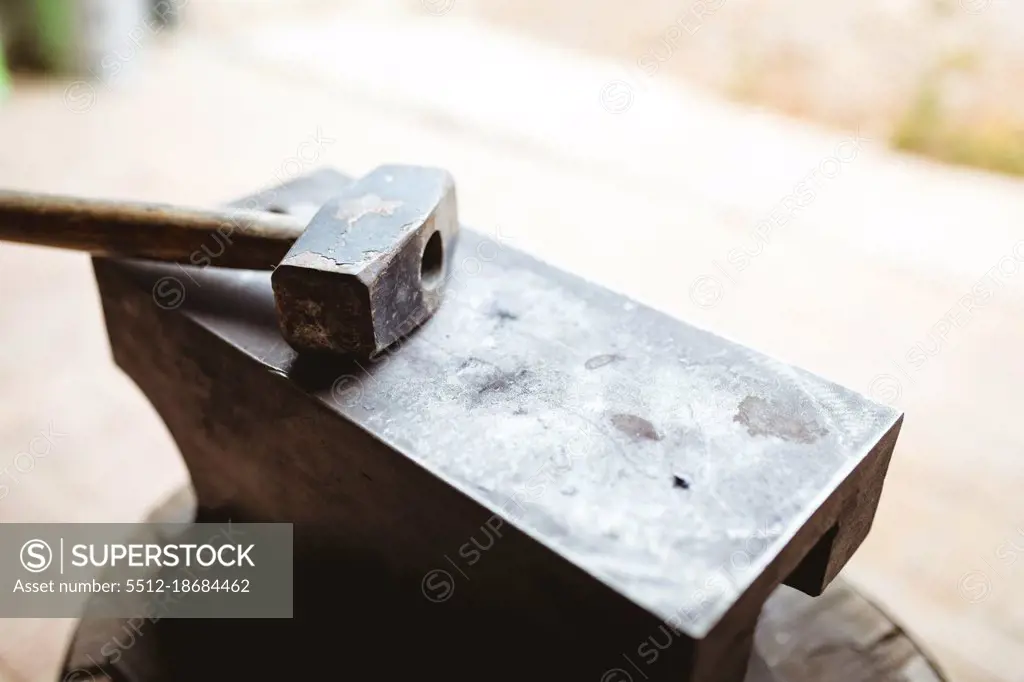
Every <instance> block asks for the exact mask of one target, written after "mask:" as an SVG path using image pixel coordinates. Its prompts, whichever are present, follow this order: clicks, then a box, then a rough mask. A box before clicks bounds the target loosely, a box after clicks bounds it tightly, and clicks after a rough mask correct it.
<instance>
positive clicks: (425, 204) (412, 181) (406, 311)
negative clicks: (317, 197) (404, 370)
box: [271, 165, 459, 357]
mask: <svg viewBox="0 0 1024 682" xmlns="http://www.w3.org/2000/svg"><path fill="white" fill-rule="evenodd" d="M458 231H459V221H458V215H457V210H456V199H455V184H454V181H453V180H452V177H451V175H450V174H449V173H448V172H447V171H444V170H441V169H438V168H426V167H422V166H399V165H394V166H380V167H379V168H377V169H375V170H374V171H373V172H371V173H370V174H369V175H366V176H364V177H363V178H361V179H360V180H357V181H356V182H354V183H352V184H351V185H349V186H348V187H347V188H346V190H345V191H344V192H342V193H341V194H339V195H337V196H335V197H334V198H333V199H331V200H330V201H328V202H327V203H326V204H324V205H323V207H321V209H320V210H319V212H318V213H317V214H316V215H315V216H314V217H313V219H312V220H311V221H310V223H309V226H308V227H307V228H306V231H305V232H303V233H302V235H301V236H300V237H299V238H298V239H297V240H296V241H295V243H294V245H292V247H291V249H290V250H289V251H288V253H287V254H286V255H285V257H284V260H282V261H281V264H280V265H278V266H277V268H276V269H275V270H274V274H273V276H272V277H271V281H272V283H273V288H274V301H275V305H276V306H277V313H278V320H279V321H280V326H281V332H282V334H283V335H284V338H285V339H286V340H287V341H288V343H289V344H291V346H292V347H293V348H295V349H296V350H298V351H300V352H306V353H309V352H313V353H332V354H335V353H342V354H353V355H360V356H364V357H372V356H374V355H377V354H378V353H380V352H381V351H382V350H384V349H385V348H387V347H388V346H389V345H390V344H392V343H393V342H395V341H396V340H398V339H399V338H401V337H402V336H404V335H406V334H408V333H409V332H410V331H412V330H413V329H414V328H416V327H417V326H419V325H420V324H422V323H423V322H424V321H426V320H427V318H429V317H430V316H431V315H432V314H433V313H434V311H436V310H437V308H438V307H439V306H440V305H441V299H442V297H443V295H444V288H445V282H446V280H447V279H448V271H449V263H448V261H449V258H448V256H449V254H450V253H451V252H452V248H453V247H454V244H455V238H456V236H457V235H458Z"/></svg>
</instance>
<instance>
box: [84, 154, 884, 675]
mask: <svg viewBox="0 0 1024 682" xmlns="http://www.w3.org/2000/svg"><path fill="white" fill-rule="evenodd" d="M343 182H344V180H343V179H342V177H341V176H340V175H338V174H335V173H333V172H330V171H322V172H320V173H318V174H316V175H314V176H311V177H307V178H304V179H301V180H299V181H296V182H295V183H291V184H289V185H288V186H285V187H283V188H278V189H277V190H275V193H274V196H275V197H276V199H277V200H279V201H282V199H281V197H288V199H287V201H292V202H293V203H295V204H296V205H298V204H302V203H308V202H310V201H313V202H316V201H321V200H326V199H327V198H328V196H329V195H330V194H333V193H334V192H336V191H337V190H338V189H339V187H340V186H341V185H342V184H343ZM287 201H285V203H287ZM450 258H451V263H452V266H451V268H452V269H451V277H450V278H449V280H448V287H449V289H448V294H447V300H446V304H445V305H444V306H443V307H442V308H441V309H440V310H439V311H438V313H437V314H436V315H435V316H434V317H433V318H432V319H431V320H430V321H429V322H428V323H426V324H425V325H423V327H422V328H421V329H420V331H419V332H418V333H417V334H414V335H412V336H410V337H409V338H408V339H407V340H405V341H404V342H403V343H401V344H400V345H399V346H398V347H395V348H393V350H392V351H390V352H388V353H386V354H384V355H382V356H381V357H379V358H377V360H376V361H373V362H365V361H345V362H336V363H333V364H323V363H311V362H309V361H307V360H306V359H303V358H298V357H296V354H295V353H294V351H292V350H291V349H290V348H289V347H288V346H287V345H286V344H284V343H283V342H282V341H281V338H280V335H279V333H278V331H277V327H276V323H275V315H274V308H273V297H272V293H271V289H270V282H269V276H268V275H267V273H257V272H253V273H242V272H226V271H216V270H215V269H207V270H196V271H194V272H191V273H190V276H191V278H192V280H191V281H190V282H184V284H186V285H187V291H186V294H185V296H184V299H183V305H181V307H179V308H177V309H176V310H174V311H173V312H168V311H166V310H162V309H161V308H160V307H159V306H157V305H153V301H152V299H151V293H153V292H154V291H155V290H154V283H157V284H158V283H159V282H160V281H161V278H167V277H173V276H175V274H176V272H177V270H176V268H173V267H172V268H168V267H165V266H161V265H159V264H152V263H127V262H112V261H103V260H97V261H96V263H95V267H96V274H97V280H98V282H99V284H100V290H101V294H102V296H103V303H104V310H105V314H106V317H107V323H108V332H109V334H110V338H111V345H112V347H113V351H114V356H115V358H116V360H117V362H118V364H120V365H121V366H122V367H123V368H124V369H125V370H126V371H127V372H128V373H129V374H130V375H131V376H132V377H133V378H134V379H135V381H136V382H137V383H138V384H139V385H140V387H141V388H142V389H143V390H144V391H145V392H146V394H147V395H148V396H149V397H150V399H151V401H152V402H153V404H154V406H155V407H156V408H157V410H158V411H159V412H160V414H161V416H162V417H163V419H164V421H165V422H166V423H167V425H168V427H169V428H170V430H171V432H172V433H173V434H174V436H175V439H176V440H177V442H178V444H179V446H180V448H181V450H182V454H183V455H184V457H185V460H186V462H187V464H188V466H189V470H190V472H191V474H192V477H193V481H194V483H195V486H196V489H197V492H198V494H199V499H200V502H201V504H203V505H204V506H208V507H211V508H218V509H224V510H228V511H229V512H230V513H231V514H232V518H235V519H239V520H242V519H260V520H271V521H272V520H281V521H292V522H294V523H295V524H296V542H297V546H298V547H299V548H300V549H299V552H300V556H299V558H297V562H298V563H297V569H296V573H297V576H296V583H297V585H299V587H297V594H296V604H297V607H296V608H297V613H299V614H300V618H299V620H300V621H301V620H302V619H301V613H302V609H301V605H302V604H303V603H306V604H308V605H310V607H309V608H311V609H313V610H314V611H315V608H314V607H313V606H312V605H315V604H318V605H319V606H320V607H321V608H327V603H328V602H330V603H336V600H335V601H333V602H332V601H331V600H329V599H328V598H327V597H326V596H325V595H324V594H323V592H322V591H319V592H318V591H317V590H316V589H315V588H316V586H317V585H318V584H319V583H318V582H317V580H318V579H324V578H325V575H326V576H334V578H335V579H337V578H338V575H339V574H338V569H337V568H336V567H337V566H338V565H344V566H346V567H347V570H346V571H345V572H344V576H345V577H344V581H343V582H344V584H345V585H346V586H347V589H348V590H349V591H348V592H346V595H348V596H349V597H352V596H353V593H352V592H351V590H352V589H353V586H355V589H356V590H357V591H358V599H355V600H352V599H350V600H349V601H347V602H346V603H347V604H348V606H347V607H346V608H348V609H350V610H351V611H352V612H353V613H355V614H359V616H358V617H360V618H362V619H365V622H364V625H365V627H364V629H363V630H362V632H364V634H365V633H371V634H372V635H373V637H370V635H367V636H366V637H363V638H361V639H360V640H359V642H360V644H359V646H360V647H363V652H364V654H365V655H366V656H367V657H370V658H374V662H375V663H376V664H377V665H378V666H391V667H392V668H393V667H395V666H401V665H403V664H410V665H411V663H410V662H409V661H406V660H394V659H392V658H390V657H387V656H385V655H384V654H383V653H382V652H383V651H386V650H387V648H386V647H384V648H383V649H382V648H381V647H382V646H383V645H382V644H381V641H380V640H379V638H380V637H383V636H384V635H383V634H382V633H385V632H386V631H387V628H388V627H393V626H394V624H393V622H392V621H390V620H388V618H387V617H386V616H380V615H379V611H380V610H384V611H388V609H389V608H390V609H394V610H398V609H400V611H398V612H397V613H394V614H393V615H394V618H396V619H398V621H399V622H401V623H402V624H403V625H402V627H403V629H405V628H406V627H409V628H413V629H414V632H415V635H414V636H415V638H416V639H415V641H408V640H405V639H403V640H402V641H403V646H411V647H415V649H416V652H417V655H418V656H420V658H418V659H416V660H418V661H428V660H429V661H433V662H435V663H437V662H438V661H440V660H445V661H449V663H450V662H451V661H458V660H463V661H468V660H472V661H473V662H474V663H481V662H483V661H487V662H489V663H488V666H489V667H488V675H490V676H491V677H492V679H493V678H494V677H495V675H498V676H500V677H501V679H521V678H520V677H517V675H522V674H527V673H528V672H529V671H530V670H531V669H532V668H531V664H530V663H529V661H534V664H537V665H539V663H536V662H537V661H541V660H543V661H548V663H546V664H545V665H546V667H545V668H544V673H545V674H544V675H542V677H545V678H549V679H553V678H554V676H555V675H568V676H569V677H570V678H572V679H590V680H594V679H604V680H605V682H621V681H622V680H625V679H627V678H614V677H609V678H606V677H605V676H604V673H603V671H614V670H616V669H619V668H624V667H625V665H624V661H627V660H628V661H629V662H630V663H631V664H632V665H634V666H643V665H644V663H643V661H646V660H647V657H646V656H645V653H644V651H643V650H641V649H642V647H645V646H646V647H647V649H646V650H649V649H650V646H651V645H650V644H648V642H649V640H650V638H651V637H652V636H653V637H658V638H659V639H660V640H663V638H664V637H665V634H662V633H666V634H670V635H671V636H670V637H669V639H670V641H671V645H670V646H668V647H667V648H666V649H665V650H661V651H660V655H659V656H658V657H657V662H656V663H653V664H652V665H650V666H649V667H643V668H640V670H641V671H642V675H643V678H644V679H652V680H654V679H672V680H695V681H696V680H700V681H705V680H716V681H719V682H734V681H736V680H742V679H743V675H744V672H745V669H746V666H747V661H748V656H749V652H750V647H751V642H752V638H753V632H754V627H755V624H756V622H757V617H758V614H759V613H760V610H761V607H762V605H763V604H764V602H765V600H766V599H767V598H768V596H769V594H770V593H771V592H772V591H773V590H774V589H775V588H776V587H777V586H778V585H779V584H780V583H782V582H786V583H787V584H790V585H792V586H794V587H797V588H799V589H801V590H803V591H805V592H808V593H810V594H817V593H819V592H820V591H821V590H822V589H823V588H824V587H825V586H826V585H827V584H828V583H829V582H830V581H831V579H832V578H833V577H834V576H835V575H836V573H837V572H838V571H839V570H840V569H841V568H842V566H843V565H844V564H845V563H846V561H847V560H848V559H849V557H850V556H851V554H852V553H853V551H855V549H856V548H857V546H858V545H859V544H860V542H861V541H862V540H863V538H864V536H865V535H866V533H867V531H868V529H869V527H870V524H871V520H872V518H873V516H874V512H875V508H876V506H877V502H878V497H879V495H880V493H881V488H882V482H883V478H884V474H885V471H886V468H887V466H888V461H889V457H890V455H891V453H892V449H893V446H894V444H895V440H896V437H897V434H898V432H899V428H900V425H901V422H902V415H901V414H899V413H897V412H895V411H893V410H891V409H890V408H887V407H883V406H881V405H878V404H876V403H874V402H872V401H870V400H868V399H867V398H865V397H863V396H861V395H859V394H856V393H854V392H852V391H849V390H847V389H844V388H842V387H840V386H837V385H835V384H833V383H831V382H829V381H826V380H824V379H822V378H820V377H817V376H814V375H812V374H810V373H808V372H805V371H802V370H799V369H796V368H793V367H790V366H787V365H785V364H783V363H780V362H778V361H775V360H773V359H771V358H768V357H766V356H764V355H762V354H760V353H757V352H755V351H752V350H750V349H748V348H745V347H743V346H740V345H738V344H735V343H733V342H730V341H728V340H725V339H722V338H720V337H718V336H716V335H714V334H711V333H709V332H707V331H704V330H701V329H697V328H694V327H692V326H690V325H687V324H685V323H682V322H679V321H677V320H674V319H672V318H670V317H668V316H666V315H663V314H661V313H658V312H656V311H654V310H651V309H649V308H646V307H644V306H642V305H639V304H637V303H635V302H633V301H630V300H629V299H627V298H625V297H623V296H620V295H618V294H615V293H612V292H609V291H607V290H604V289H602V288H600V287H598V286H596V285H594V284H590V283H587V282H584V281H582V280H580V279H579V278H576V277H573V276H571V275H569V274H566V273H564V272H561V271H558V270H556V269H554V268H552V267H550V266H547V265H544V264H542V263H539V262H537V261H535V260H533V259H531V258H530V257H528V256H526V255H525V254H522V253H520V252H518V251H516V250H515V249H513V248H512V247H511V246H510V245H508V244H505V243H502V242H501V241H499V240H493V239H489V238H487V237H485V236H483V235H481V234H478V233H474V232H470V231H463V233H462V237H461V238H460V240H459V244H458V248H457V250H456V252H455V254H454V255H453V256H450ZM303 543H306V544H307V545H308V547H309V550H308V552H307V553H305V554H303V550H302V549H301V548H302V547H303ZM325 554H326V556H328V557H332V558H333V559H334V561H333V562H332V561H329V560H327V559H325ZM339 561H340V562H341V563H340V564H339V563H337V562H339ZM304 571H305V572H306V574H307V578H308V579H307V580H302V577H301V576H302V574H303V572H304ZM438 578H439V579H440V580H439V581H437V580H434V579H438ZM445 585H449V586H451V588H452V590H451V591H449V592H448V593H447V594H446V596H445V598H444V599H442V600H440V601H443V604H435V603H433V602H434V601H438V600H437V599H436V597H438V596H439V595H438V593H437V592H436V589H435V588H437V587H438V586H441V587H443V586H445ZM321 586H322V585H321ZM420 590H422V591H423V593H424V594H425V595H427V597H426V598H425V599H423V600H422V601H421V602H419V603H418V605H417V606H415V607H412V606H410V605H409V604H408V603H406V601H403V600H402V599H398V598H396V597H394V596H393V595H394V594H396V593H401V594H402V595H404V596H403V599H407V598H408V596H409V594H412V593H416V592H419V591H420ZM431 597H434V598H435V599H431ZM382 619H383V620H382ZM485 624H486V625H485ZM301 626H302V623H301V622H299V623H296V624H295V627H296V628H300V629H301ZM293 634H294V635H295V636H296V637H298V635H297V634H296V633H293ZM313 634H315V633H310V632H309V631H306V630H302V637H311V636H313ZM321 635H322V633H321ZM367 637H370V638H369V639H367ZM289 641H295V640H289ZM502 644H505V645H506V646H507V647H512V649H513V650H498V651H495V649H494V647H495V646H498V647H500V646H501V645H502ZM488 645H489V646H488ZM481 647H483V648H486V649H487V650H486V651H483V650H481ZM460 657H461V659H460ZM524 661H526V662H524ZM437 664H438V665H441V663H437ZM481 664H482V663H481ZM388 669H389V670H390V669H391V668H388ZM535 672H536V671H535ZM492 673H493V674H492ZM547 673H550V674H547ZM633 674H634V675H635V674H636V673H633ZM385 677H386V676H385ZM382 679H383V678H382ZM566 679H568V678H566ZM637 679H640V678H639V677H638V678H637Z"/></svg>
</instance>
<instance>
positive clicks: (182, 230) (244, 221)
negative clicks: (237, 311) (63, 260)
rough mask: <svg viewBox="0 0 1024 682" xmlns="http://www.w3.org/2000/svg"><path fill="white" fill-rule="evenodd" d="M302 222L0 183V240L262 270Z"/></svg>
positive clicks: (272, 262) (277, 216) (274, 261)
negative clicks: (37, 191) (14, 188)
mask: <svg viewBox="0 0 1024 682" xmlns="http://www.w3.org/2000/svg"><path fill="white" fill-rule="evenodd" d="M305 227H306V225H305V223H303V222H302V221H301V220H298V219H296V218H294V217H292V216H287V215H281V214H277V213H268V212H264V211H248V210H244V209H230V208H227V209H191V208H183V207H179V206H171V205H167V204H148V203H138V202H122V201H109V200H103V199H83V198H79V197H68V196H59V195H54V194H33V193H28V192H13V191H7V190H0V240H6V241H12V242H21V243H23V244H37V245H40V246H53V247H58V248H63V249H75V250H78V251H88V252H89V253H92V254H95V255H104V256H121V257H126V258H149V259H153V260H161V261H169V262H174V263H187V264H191V265H199V266H205V265H215V266H218V267H226V268H246V269H254V270H265V269H268V268H271V267H273V266H275V265H277V264H278V263H279V262H280V261H281V259H282V258H284V255H285V254H286V253H287V252H288V249H289V248H290V247H291V245H292V243H293V242H294V241H295V239H296V238H297V237H298V236H299V235H300V234H302V231H303V230H304V229H305Z"/></svg>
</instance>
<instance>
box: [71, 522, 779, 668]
mask: <svg viewBox="0 0 1024 682" xmlns="http://www.w3.org/2000/svg"><path fill="white" fill-rule="evenodd" d="M239 518H240V515H239V514H236V513H232V512H231V510H219V511H200V513H199V514H197V518H196V521H197V522H203V523H217V522H225V521H227V520H228V519H232V520H234V521H236V522H237V521H238V520H239ZM246 520H247V521H259V520H258V519H246ZM325 535H329V534H325ZM305 537H306V538H307V539H306V540H300V538H299V535H298V534H297V536H296V539H295V553H294V593H293V595H294V597H293V603H294V618H293V619H291V620H281V619H278V620H273V619H169V618H162V619H159V620H156V621H143V622H141V623H140V622H139V621H138V619H137V620H136V624H135V625H134V627H129V625H128V622H127V621H124V620H112V619H88V618H86V619H83V621H82V623H81V624H80V626H79V630H78V632H77V633H76V635H75V641H74V642H73V644H72V647H71V652H70V653H69V655H68V657H67V660H66V661H65V665H64V670H63V672H62V677H61V680H62V682H87V681H89V680H93V679H94V680H97V681H98V680H113V681H114V682H170V681H172V680H173V681H178V680H189V681H190V682H203V681H205V680H218V681H222V680H227V679H247V680H273V681H274V682H280V681H281V680H297V679H302V678H303V677H310V678H312V677H313V676H315V677H317V678H320V677H331V678H334V679H338V678H341V679H368V680H396V681H398V680H402V681H405V680H414V679H423V678H427V677H435V676H436V677H443V678H444V679H446V680H449V681H458V680H473V681H477V680H489V681H503V680H509V681H512V680H515V681H516V682H521V681H522V680H558V681H559V682H562V681H566V682H568V681H574V680H580V681H581V682H633V681H634V680H636V681H639V680H649V681H654V680H662V679H665V680H675V681H678V680H680V679H684V678H685V673H683V672H682V671H685V670H686V669H687V668H688V667H689V665H688V664H689V661H688V660H686V657H687V656H689V653H688V647H687V646H686V645H685V644H682V643H680V644H679V646H677V647H673V646H672V645H671V643H668V644H667V646H666V641H665V638H664V637H663V636H662V633H660V632H656V633H652V632H645V631H642V630H641V629H639V628H636V629H635V632H633V630H634V628H630V627H629V626H628V625H627V626H626V627H623V628H615V632H614V633H612V632H609V633H608V634H607V637H601V636H600V635H599V636H597V637H595V636H594V631H593V629H588V631H587V633H586V636H584V635H583V633H581V632H578V630H579V625H580V624H579V623H578V621H574V619H573V609H572V608H571V605H569V604H566V608H559V607H558V606H557V604H558V602H559V601H561V600H562V596H561V595H560V594H558V593H556V591H552V593H550V594H547V595H545V596H544V601H545V602H547V603H544V604H536V603H535V604H530V603H513V602H514V601H515V600H508V602H505V601H503V600H502V599H501V597H500V595H498V596H497V597H495V595H494V593H493V590H492V591H491V592H490V593H488V594H486V595H483V594H482V592H481V590H482V589H483V588H482V587H481V588H480V589H474V587H473V583H472V580H471V579H472V577H473V576H469V577H468V578H465V577H462V578H457V579H458V580H459V581H458V583H457V585H455V584H448V585H445V584H444V580H445V578H443V577H438V581H439V582H436V583H435V584H433V585H430V586H426V587H425V585H426V583H425V576H419V575H408V574H403V573H402V572H400V571H399V570H396V569H395V563H396V562H395V561H394V559H393V558H392V560H391V561H387V562H386V561H384V559H383V558H377V557H374V556H372V555H368V554H367V553H365V552H362V551H357V550H355V549H353V550H352V551H347V550H345V551H342V550H339V549H337V547H336V545H334V544H333V543H332V545H333V546H332V548H330V549H328V548H326V547H324V546H316V545H317V543H316V541H315V540H312V541H311V540H310V539H309V538H310V537H315V535H312V536H311V535H310V534H305ZM325 544H326V541H325ZM393 551H394V552H396V553H399V552H400V551H401V550H400V548H393ZM453 570H454V569H453ZM479 582H480V583H481V584H483V583H488V584H490V585H493V582H492V581H490V580H487V579H481V580H480V581H479ZM428 587H430V588H432V589H428ZM446 587H447V588H448V589H447V591H446V590H445V589H444V588H446ZM613 622H614V621H613ZM652 635H657V636H658V639H660V640H661V645H662V646H665V649H663V650H662V651H661V652H660V656H659V660H658V661H657V662H655V663H653V664H652V665H650V666H648V665H646V664H645V663H644V662H643V661H641V660H639V659H637V657H636V656H635V655H633V656H631V658H632V659H633V660H634V661H635V663H637V664H639V665H640V666H642V674H643V675H644V676H640V675H641V672H638V671H637V670H635V669H633V670H631V671H628V670H627V669H628V668H629V665H628V664H627V663H626V661H625V659H624V656H623V654H627V655H628V654H631V653H635V651H636V649H637V645H639V644H641V643H642V642H644V641H646V640H648V638H649V637H651V636H652ZM673 649H675V651H673ZM752 667H753V666H752ZM747 680H748V682H770V680H771V677H763V676H761V675H760V674H758V673H754V671H751V674H750V675H748V677H747Z"/></svg>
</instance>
